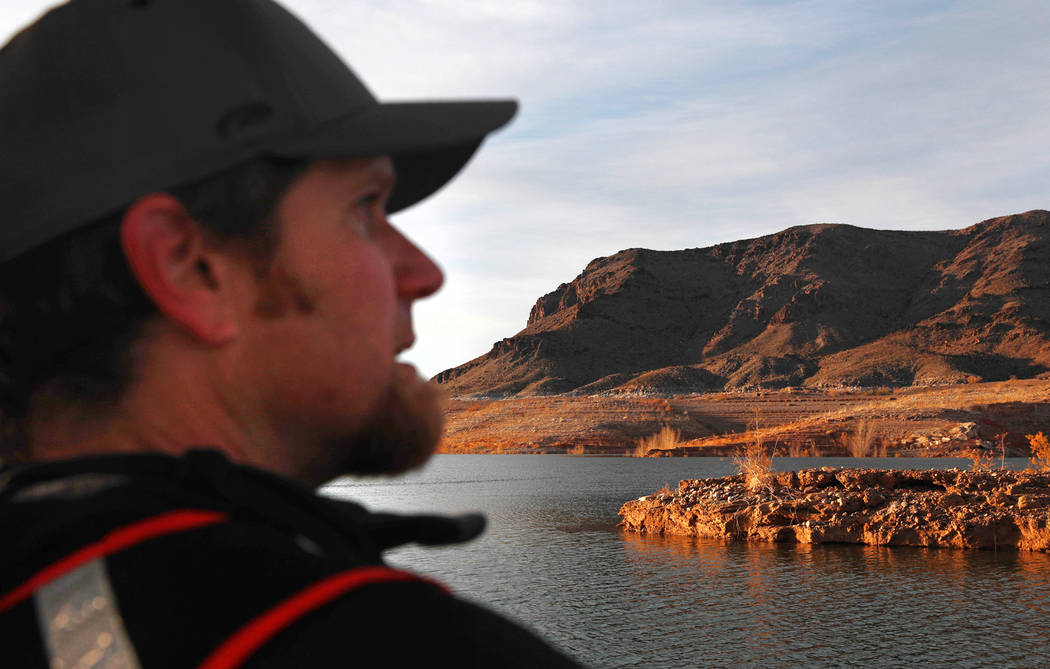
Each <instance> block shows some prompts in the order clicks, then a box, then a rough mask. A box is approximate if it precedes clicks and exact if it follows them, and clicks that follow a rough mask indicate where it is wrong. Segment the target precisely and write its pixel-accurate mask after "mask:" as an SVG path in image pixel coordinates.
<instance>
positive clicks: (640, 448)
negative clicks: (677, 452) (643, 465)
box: [634, 425, 682, 458]
mask: <svg viewBox="0 0 1050 669" xmlns="http://www.w3.org/2000/svg"><path fill="white" fill-rule="evenodd" d="M681 444H682V433H681V432H679V431H678V430H675V429H674V428H671V427H668V426H667V425H664V426H663V427H662V428H660V431H659V432H657V433H656V434H651V435H649V436H648V437H642V438H641V439H639V440H638V445H637V446H635V448H634V457H636V458H644V457H646V456H647V455H649V453H650V451H668V450H673V449H675V448H678V447H679V446H681Z"/></svg>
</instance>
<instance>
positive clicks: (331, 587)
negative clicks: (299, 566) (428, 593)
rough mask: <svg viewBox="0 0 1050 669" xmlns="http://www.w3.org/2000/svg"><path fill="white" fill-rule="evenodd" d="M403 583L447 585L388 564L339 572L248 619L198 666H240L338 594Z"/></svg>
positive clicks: (221, 668)
mask: <svg viewBox="0 0 1050 669" xmlns="http://www.w3.org/2000/svg"><path fill="white" fill-rule="evenodd" d="M404 582H422V583H428V584H430V585H434V586H437V587H438V588H441V589H442V590H445V591H446V592H447V588H445V586H443V585H441V584H439V583H435V582H434V581H431V580H429V579H426V578H423V577H422V576H417V575H416V574H413V573H410V572H407V571H401V570H398V569H391V568H390V567H382V566H368V567H356V568H354V569H349V570H347V571H343V572H339V573H338V574H333V575H332V576H328V577H327V578H324V579H321V580H320V581H317V582H316V583H313V584H312V585H309V586H307V587H306V588H304V589H302V590H300V591H299V592H297V593H295V594H294V595H292V596H291V597H288V598H287V599H285V600H284V601H282V602H280V603H279V604H277V605H276V606H274V607H273V608H271V609H269V610H268V611H266V612H264V613H262V614H260V615H259V616H257V617H255V618H253V619H252V620H250V621H248V622H247V623H246V624H245V625H244V626H242V627H241V628H240V629H239V630H237V631H236V632H234V634H233V635H232V636H230V637H229V638H228V639H226V641H224V642H223V643H222V644H221V645H220V646H219V647H218V648H216V649H215V650H214V651H212V653H211V655H209V656H208V657H207V658H206V659H205V660H204V662H202V663H201V664H200V666H199V669H234V668H235V667H239V666H241V665H242V664H244V662H245V661H246V660H247V659H248V658H249V657H251V656H252V654H253V653H255V651H257V650H258V649H259V648H260V647H261V646H263V645H264V644H265V643H266V642H267V641H269V640H270V639H271V638H273V637H274V636H275V635H276V634H277V633H278V632H280V631H281V630H283V629H285V628H286V627H288V626H289V625H291V624H292V623H294V622H295V621H296V620H298V619H300V618H302V617H303V616H305V615H306V614H308V613H310V612H311V611H314V610H316V609H319V608H320V607H322V606H324V605H325V604H327V603H328V602H331V601H332V600H334V599H336V598H337V597H340V596H342V595H344V594H346V593H347V592H350V591H351V590H354V589H356V588H360V587H362V586H366V585H371V584H373V583H404Z"/></svg>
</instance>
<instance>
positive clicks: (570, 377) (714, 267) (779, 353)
mask: <svg viewBox="0 0 1050 669" xmlns="http://www.w3.org/2000/svg"><path fill="white" fill-rule="evenodd" d="M1048 371H1050V212H1047V211H1044V210H1033V211H1029V212H1025V213H1022V214H1015V215H1012V216H1002V217H997V218H992V219H988V220H985V221H982V222H980V223H977V224H974V225H971V226H969V227H966V228H962V229H958V230H944V231H898V230H874V229H869V228H860V227H855V226H851V225H844V224H827V223H823V224H814V225H805V226H795V227H792V228H787V229H785V230H782V231H780V232H777V233H774V234H772V235H765V236H762V237H756V238H753V239H745V240H739V241H734V242H726V243H723V244H718V245H715V246H710V247H705V248H693V249H684V250H680V251H653V250H648V249H641V248H634V249H626V250H623V251H620V252H618V253H615V254H613V255H610V256H606V257H602V258H596V259H594V260H592V261H591V262H590V263H588V264H587V266H586V267H585V268H584V270H583V271H582V272H581V273H580V274H579V275H578V276H577V277H576V278H575V279H573V280H572V281H571V282H568V283H563V284H561V285H560V286H558V287H557V288H556V289H555V290H553V291H551V292H549V293H547V294H545V295H543V296H541V297H540V298H539V299H538V300H537V301H536V303H535V305H534V306H533V308H532V310H531V312H530V314H529V318H528V321H527V323H526V326H525V328H524V329H522V330H521V331H520V332H518V333H517V334H515V335H514V336H512V337H509V338H506V339H502V340H500V341H498V342H496V343H495V344H494V345H493V347H492V349H491V350H490V351H489V352H488V353H486V354H484V355H482V356H479V357H478V358H475V359H474V360H471V361H469V362H467V363H465V364H463V365H460V366H458V367H455V368H452V369H449V370H445V371H443V372H441V373H440V374H438V375H437V376H436V377H435V380H436V381H437V382H438V383H439V384H441V385H443V386H445V387H446V388H447V389H448V390H449V391H450V392H451V393H453V394H456V395H461V396H462V395H484V396H503V397H509V396H533V395H547V394H566V393H571V394H609V393H656V394H660V393H683V392H707V391H714V390H733V389H755V388H776V387H785V386H803V387H814V388H822V387H835V386H858V385H859V386H882V385H886V386H902V385H936V384H942V383H957V382H961V381H965V380H974V379H984V380H1000V379H1005V378H1008V377H1010V376H1018V377H1021V378H1030V377H1034V376H1038V375H1040V374H1044V373H1047V372H1048Z"/></svg>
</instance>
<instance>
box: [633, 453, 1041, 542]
mask: <svg viewBox="0 0 1050 669" xmlns="http://www.w3.org/2000/svg"><path fill="white" fill-rule="evenodd" d="M620 516H621V518H622V520H621V522H620V527H622V528H624V529H625V530H626V531H630V532H639V533H648V534H673V535H685V536H696V537H700V538H706V539H719V540H724V541H758V542H795V543H809V544H817V543H855V544H874V545H884V546H926V547H956V548H982V549H993V550H1001V549H1016V550H1024V551H1044V552H1045V551H1047V550H1050V473H1046V472H1033V471H1020V472H1016V471H1004V470H991V471H960V470H947V471H940V470H903V471H895V470H885V469H834V468H830V467H822V468H820V469H807V470H802V471H798V472H778V473H768V474H765V475H762V476H758V477H755V476H747V475H745V474H739V475H736V476H729V477H724V478H716V479H703V480H695V479H694V480H685V481H682V482H681V483H679V485H678V490H677V491H671V490H669V489H666V488H665V489H664V490H663V491H661V492H659V493H656V494H654V495H648V496H646V497H641V498H639V499H637V500H632V501H630V502H627V503H626V504H624V505H623V507H622V508H621V509H620Z"/></svg>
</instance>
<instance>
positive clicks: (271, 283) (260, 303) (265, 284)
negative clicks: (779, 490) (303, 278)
mask: <svg viewBox="0 0 1050 669" xmlns="http://www.w3.org/2000/svg"><path fill="white" fill-rule="evenodd" d="M259 282H260V284H259V286H260V289H259V299H258V300H257V301H256V303H255V306H254V307H253V310H254V312H255V315H256V316H258V317H259V318H262V319H265V320H276V319H278V318H284V317H285V316H286V315H287V314H288V311H289V309H291V310H294V311H295V312H296V313H298V314H300V315H305V314H311V313H313V312H314V308H315V306H314V302H315V300H314V298H313V297H312V296H311V295H310V294H309V291H307V290H306V288H305V287H304V286H303V284H302V282H300V281H299V279H297V278H296V277H294V276H292V275H291V274H289V273H288V272H287V271H285V269H284V268H283V267H281V266H279V265H278V266H273V267H269V268H267V269H266V270H264V271H261V272H259Z"/></svg>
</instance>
